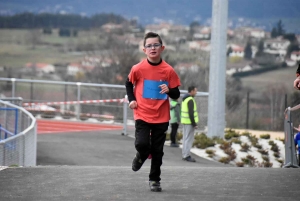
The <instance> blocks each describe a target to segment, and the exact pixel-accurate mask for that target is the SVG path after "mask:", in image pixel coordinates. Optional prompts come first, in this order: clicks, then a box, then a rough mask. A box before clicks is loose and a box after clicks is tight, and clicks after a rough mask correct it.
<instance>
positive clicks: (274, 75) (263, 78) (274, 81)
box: [241, 67, 297, 93]
mask: <svg viewBox="0 0 300 201" xmlns="http://www.w3.org/2000/svg"><path fill="white" fill-rule="evenodd" d="M296 70H297V67H289V68H283V69H279V70H274V71H269V72H265V73H262V74H259V75H253V76H247V77H244V78H241V80H242V82H243V86H244V87H249V88H251V89H253V90H254V91H255V92H262V93H263V92H265V91H268V90H269V89H270V88H278V87H285V88H286V90H287V93H291V92H293V91H295V89H294V88H293V82H294V79H295V78H296Z"/></svg>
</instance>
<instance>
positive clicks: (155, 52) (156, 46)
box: [143, 38, 165, 63]
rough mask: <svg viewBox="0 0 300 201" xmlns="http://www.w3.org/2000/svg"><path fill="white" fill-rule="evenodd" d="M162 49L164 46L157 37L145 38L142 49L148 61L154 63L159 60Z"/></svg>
mask: <svg viewBox="0 0 300 201" xmlns="http://www.w3.org/2000/svg"><path fill="white" fill-rule="evenodd" d="M164 49H165V46H163V45H161V44H160V42H159V40H158V38H147V39H146V43H145V46H144V48H143V51H144V53H145V54H146V55H147V58H148V60H149V61H151V62H154V63H156V62H158V61H159V60H160V54H161V53H162V51H163V50H164Z"/></svg>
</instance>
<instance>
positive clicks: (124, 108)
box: [122, 95, 128, 135]
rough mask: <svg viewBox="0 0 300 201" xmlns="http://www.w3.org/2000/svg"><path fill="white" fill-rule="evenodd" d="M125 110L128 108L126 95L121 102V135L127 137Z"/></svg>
mask: <svg viewBox="0 0 300 201" xmlns="http://www.w3.org/2000/svg"><path fill="white" fill-rule="evenodd" d="M127 108H128V103H127V95H125V97H124V101H123V132H122V135H127Z"/></svg>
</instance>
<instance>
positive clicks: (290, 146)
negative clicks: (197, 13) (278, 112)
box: [283, 105, 300, 168]
mask: <svg viewBox="0 0 300 201" xmlns="http://www.w3.org/2000/svg"><path fill="white" fill-rule="evenodd" d="M299 108H300V105H297V106H295V107H293V108H291V107H288V108H287V109H286V110H285V119H284V135H285V139H284V140H285V143H284V144H285V163H284V166H283V167H284V168H299V166H298V163H297V162H298V159H297V152H296V147H295V143H294V132H293V130H294V129H293V122H292V120H291V111H295V110H298V109H299Z"/></svg>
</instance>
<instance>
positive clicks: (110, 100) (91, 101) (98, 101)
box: [23, 98, 127, 106]
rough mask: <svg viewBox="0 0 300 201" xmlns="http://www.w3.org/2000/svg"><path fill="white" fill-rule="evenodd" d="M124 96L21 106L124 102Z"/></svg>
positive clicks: (24, 104)
mask: <svg viewBox="0 0 300 201" xmlns="http://www.w3.org/2000/svg"><path fill="white" fill-rule="evenodd" d="M124 100H125V99H124V98H121V99H106V100H82V101H65V102H63V101H62V102H43V103H23V106H35V105H68V104H69V105H74V104H78V103H80V104H82V103H84V104H92V103H111V102H119V103H122V102H124ZM126 101H127V100H126Z"/></svg>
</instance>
